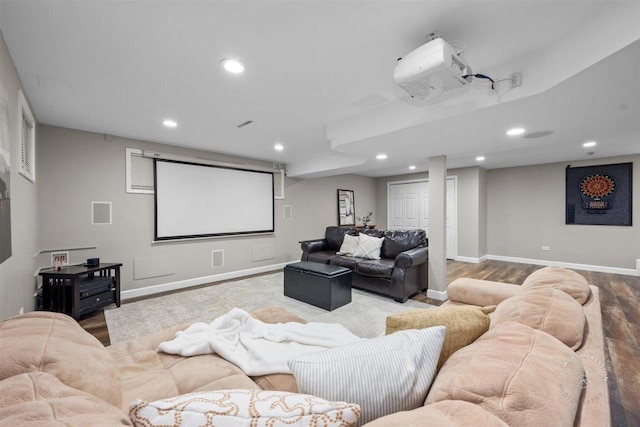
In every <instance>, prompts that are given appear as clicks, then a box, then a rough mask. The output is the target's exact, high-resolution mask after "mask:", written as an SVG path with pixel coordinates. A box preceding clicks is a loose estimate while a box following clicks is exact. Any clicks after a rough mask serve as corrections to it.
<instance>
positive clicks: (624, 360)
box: [80, 261, 640, 427]
mask: <svg viewBox="0 0 640 427" xmlns="http://www.w3.org/2000/svg"><path fill="white" fill-rule="evenodd" d="M539 268H541V267H540V266H538V265H529V264H518V263H511V262H503V261H484V262H482V263H480V264H471V263H465V262H457V261H448V262H447V280H448V281H449V282H451V281H453V280H455V279H457V278H458V277H471V278H475V279H486V280H492V281H495V282H503V283H513V284H518V285H519V284H521V283H522V282H523V281H524V279H525V278H526V277H527V276H528V275H529V274H531V273H532V272H533V271H535V270H537V269H539ZM576 271H577V272H578V273H580V274H582V275H583V276H584V277H585V278H586V279H587V281H588V282H589V283H590V284H592V285H595V286H597V287H598V288H599V289H600V303H601V310H602V319H603V326H604V336H605V354H606V358H607V360H606V365H607V372H608V376H609V378H608V387H609V399H610V406H611V423H612V426H614V427H640V407H639V406H640V277H637V276H624V275H619V274H610V273H598V272H591V271H579V270H576ZM154 296H157V295H154ZM414 299H416V300H419V301H423V302H427V303H429V304H432V305H439V304H441V302H440V301H436V300H433V299H431V298H427V297H426V295H424V294H420V295H417V296H415V297H414ZM80 324H81V325H82V327H83V328H84V329H86V330H87V331H89V332H90V333H91V334H92V335H94V336H95V337H96V338H98V339H99V340H100V341H101V342H102V343H103V344H104V345H110V341H109V332H108V331H107V324H106V321H105V318H104V314H103V312H102V310H100V311H98V312H95V313H93V314H91V315H89V316H86V317H85V318H83V319H81V320H80Z"/></svg>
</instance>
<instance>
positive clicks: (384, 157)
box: [376, 154, 387, 160]
mask: <svg viewBox="0 0 640 427" xmlns="http://www.w3.org/2000/svg"><path fill="white" fill-rule="evenodd" d="M386 158H387V155H386V154H378V155H377V156H376V159H378V160H384V159H386Z"/></svg>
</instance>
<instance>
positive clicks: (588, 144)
mask: <svg viewBox="0 0 640 427" xmlns="http://www.w3.org/2000/svg"><path fill="white" fill-rule="evenodd" d="M596 145H598V143H597V142H595V141H587V142H585V143H584V144H582V146H583V147H584V148H589V147H595V146H596Z"/></svg>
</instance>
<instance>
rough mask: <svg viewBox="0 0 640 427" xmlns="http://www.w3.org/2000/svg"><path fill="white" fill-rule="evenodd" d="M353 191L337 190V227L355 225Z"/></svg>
mask: <svg viewBox="0 0 640 427" xmlns="http://www.w3.org/2000/svg"><path fill="white" fill-rule="evenodd" d="M355 212H356V208H355V202H354V200H353V190H338V225H354V226H355V225H356V217H355Z"/></svg>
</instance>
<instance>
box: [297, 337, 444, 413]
mask: <svg viewBox="0 0 640 427" xmlns="http://www.w3.org/2000/svg"><path fill="white" fill-rule="evenodd" d="M444 329H445V328H444V327H441V326H437V327H434V328H429V329H423V330H420V331H416V330H409V331H400V332H398V333H395V334H393V335H387V336H383V337H378V338H373V339H369V340H363V341H359V342H356V343H353V344H348V345H343V346H340V347H336V348H332V349H329V350H326V351H320V352H317V353H311V354H306V355H303V356H299V357H296V358H294V359H292V360H290V361H289V368H290V369H291V372H293V375H294V376H295V377H296V382H297V384H298V389H299V390H300V392H302V393H308V394H312V395H314V396H319V397H322V398H323V399H327V400H338V401H347V402H353V403H357V404H358V405H360V408H361V410H362V415H361V417H360V419H361V422H362V423H366V422H368V421H371V420H373V419H375V418H378V417H382V416H384V415H388V414H391V413H394V412H397V411H403V410H407V409H414V408H417V407H419V406H421V405H422V403H423V402H424V398H425V397H426V395H427V391H428V390H429V386H430V384H431V381H432V379H433V376H434V374H435V370H436V363H437V361H438V357H439V356H440V348H441V346H442V341H443V339H444Z"/></svg>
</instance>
